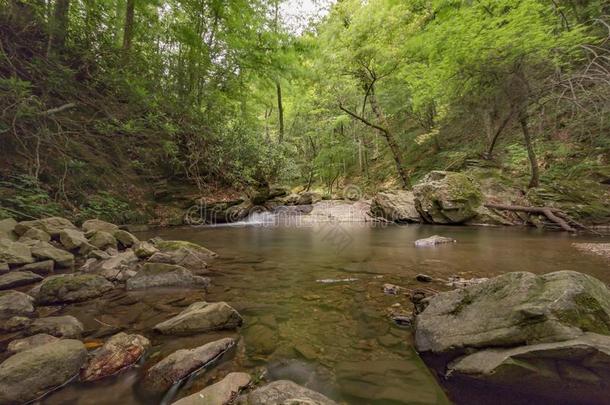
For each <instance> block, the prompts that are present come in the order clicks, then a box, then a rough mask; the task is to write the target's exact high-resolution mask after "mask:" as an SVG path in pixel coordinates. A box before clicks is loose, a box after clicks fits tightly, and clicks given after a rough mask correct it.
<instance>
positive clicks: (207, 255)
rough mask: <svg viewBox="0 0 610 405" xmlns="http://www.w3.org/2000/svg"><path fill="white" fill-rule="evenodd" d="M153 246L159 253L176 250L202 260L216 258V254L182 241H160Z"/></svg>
mask: <svg viewBox="0 0 610 405" xmlns="http://www.w3.org/2000/svg"><path fill="white" fill-rule="evenodd" d="M155 246H156V247H157V249H159V250H160V251H161V252H169V253H171V252H175V251H178V250H183V251H184V250H186V251H190V252H191V253H193V254H194V255H196V256H197V257H199V258H201V259H202V260H205V259H212V258H214V257H217V256H218V254H216V253H215V252H212V251H211V250H209V249H206V248H204V247H203V246H201V245H198V244H196V243H192V242H187V241H183V240H160V241H157V242H156V244H155Z"/></svg>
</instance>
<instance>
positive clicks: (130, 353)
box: [80, 332, 150, 381]
mask: <svg viewBox="0 0 610 405" xmlns="http://www.w3.org/2000/svg"><path fill="white" fill-rule="evenodd" d="M149 347H150V341H149V340H148V339H146V338H145V337H144V336H140V335H128V334H127V333H123V332H121V333H118V334H116V335H114V336H112V337H111V338H110V339H108V341H107V342H106V343H104V346H102V347H101V348H99V349H97V350H96V351H95V352H94V353H93V355H92V356H91V358H90V359H89V362H88V364H87V365H86V366H85V367H84V368H83V369H82V370H81V373H80V376H81V380H83V381H96V380H100V379H102V378H105V377H108V376H111V375H113V374H116V373H118V372H120V371H122V370H124V369H125V368H127V367H130V366H132V365H133V364H135V363H136V362H137V361H138V360H140V358H141V357H142V356H143V355H144V352H145V351H146V349H148V348H149Z"/></svg>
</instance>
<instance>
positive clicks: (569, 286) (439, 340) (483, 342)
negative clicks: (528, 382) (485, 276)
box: [415, 271, 610, 353]
mask: <svg viewBox="0 0 610 405" xmlns="http://www.w3.org/2000/svg"><path fill="white" fill-rule="evenodd" d="M425 301H427V303H428V306H427V307H426V309H425V310H424V311H423V312H422V313H420V314H419V315H418V316H417V319H416V332H415V342H416V347H417V349H418V350H419V351H423V352H426V351H432V352H435V353H443V352H452V351H456V350H458V351H459V350H463V349H466V348H490V347H498V346H502V347H506V346H518V345H525V344H535V343H544V342H554V341H562V340H570V339H575V338H578V337H579V336H582V335H583V333H584V332H585V331H587V332H594V333H600V334H608V333H610V291H609V290H608V288H607V287H606V286H605V285H604V284H603V283H602V282H601V281H599V280H597V279H595V278H593V277H591V276H588V275H585V274H581V273H577V272H572V271H559V272H555V273H549V274H545V275H542V276H537V275H535V274H532V273H526V272H519V273H508V274H504V275H502V276H499V277H495V278H492V279H489V280H487V281H484V282H482V283H480V284H475V285H471V286H469V287H466V288H462V289H458V290H454V291H449V292H443V293H440V294H437V295H435V296H433V297H430V298H427V299H426V300H425Z"/></svg>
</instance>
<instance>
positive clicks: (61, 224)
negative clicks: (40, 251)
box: [15, 217, 78, 238]
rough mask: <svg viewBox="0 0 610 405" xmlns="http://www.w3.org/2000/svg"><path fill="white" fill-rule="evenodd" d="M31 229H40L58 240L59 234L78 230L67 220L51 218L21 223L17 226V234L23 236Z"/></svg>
mask: <svg viewBox="0 0 610 405" xmlns="http://www.w3.org/2000/svg"><path fill="white" fill-rule="evenodd" d="M31 228H35V229H40V230H41V231H44V232H46V233H48V234H49V235H51V237H52V238H58V237H59V233H60V232H61V231H62V230H64V229H78V228H77V227H76V226H75V225H74V224H73V223H72V222H70V221H68V220H67V219H65V218H60V217H50V218H43V219H37V220H35V221H23V222H19V223H18V224H17V225H16V226H15V233H16V234H17V235H19V236H22V235H23V234H25V233H26V232H27V231H28V230H29V229H31Z"/></svg>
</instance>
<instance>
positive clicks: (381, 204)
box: [371, 190, 421, 222]
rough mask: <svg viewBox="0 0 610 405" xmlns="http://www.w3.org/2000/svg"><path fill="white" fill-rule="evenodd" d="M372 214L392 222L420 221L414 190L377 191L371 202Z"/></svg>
mask: <svg viewBox="0 0 610 405" xmlns="http://www.w3.org/2000/svg"><path fill="white" fill-rule="evenodd" d="M371 214H372V215H373V216H374V217H381V218H384V219H386V220H388V221H392V222H420V221H421V217H420V216H419V212H417V209H416V208H415V197H414V196H413V192H412V191H404V190H394V191H386V192H381V193H377V195H375V197H374V198H373V201H372V203H371Z"/></svg>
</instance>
